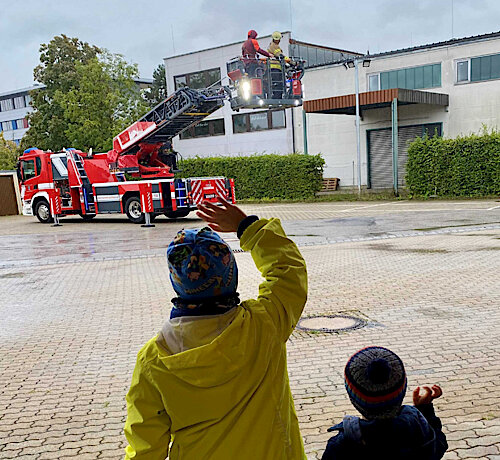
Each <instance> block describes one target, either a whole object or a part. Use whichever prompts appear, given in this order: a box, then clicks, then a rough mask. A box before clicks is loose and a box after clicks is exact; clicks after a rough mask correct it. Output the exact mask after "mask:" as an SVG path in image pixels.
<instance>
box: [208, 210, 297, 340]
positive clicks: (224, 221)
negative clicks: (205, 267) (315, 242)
mask: <svg viewBox="0 0 500 460" xmlns="http://www.w3.org/2000/svg"><path fill="white" fill-rule="evenodd" d="M223 205H224V207H223V208H222V207H217V206H214V205H210V204H209V203H204V205H202V206H199V208H200V210H201V211H202V212H199V213H198V216H199V217H201V218H202V219H204V220H206V221H207V222H209V225H210V227H211V228H213V229H214V230H216V231H222V232H236V231H237V230H238V226H239V224H240V223H241V222H242V220H243V219H245V217H246V215H245V213H243V211H241V210H240V209H239V208H238V207H237V206H234V205H231V204H230V203H227V202H223ZM240 245H241V248H242V249H244V250H245V251H251V254H252V258H253V260H254V262H255V265H256V266H257V268H258V269H259V271H260V272H261V273H262V276H263V277H264V278H265V281H264V282H263V283H262V284H261V285H260V286H259V297H258V301H259V303H260V304H261V305H263V306H264V308H265V309H266V310H267V312H268V313H269V315H270V316H271V318H272V319H273V322H274V324H276V326H277V328H278V331H279V336H280V337H281V339H282V340H283V341H286V340H287V339H288V337H289V336H290V334H291V333H292V331H293V329H294V328H295V325H296V324H297V321H298V320H299V318H300V315H301V314H302V310H303V309H304V305H305V303H306V299H307V270H306V264H305V261H304V259H303V258H302V255H301V254H300V251H299V250H298V248H297V246H296V245H295V243H294V242H293V241H291V240H290V239H288V238H287V237H286V235H285V232H284V231H283V228H282V227H281V223H280V221H279V219H269V220H268V219H259V220H257V221H255V222H253V223H252V224H250V225H249V226H248V227H247V228H246V229H245V230H244V231H243V234H242V235H241V239H240Z"/></svg>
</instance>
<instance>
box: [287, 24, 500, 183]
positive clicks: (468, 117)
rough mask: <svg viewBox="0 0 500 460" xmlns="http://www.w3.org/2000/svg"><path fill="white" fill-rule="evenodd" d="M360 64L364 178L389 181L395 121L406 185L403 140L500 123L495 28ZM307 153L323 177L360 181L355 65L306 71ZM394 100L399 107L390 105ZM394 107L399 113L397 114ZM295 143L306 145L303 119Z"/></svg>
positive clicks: (499, 38)
mask: <svg viewBox="0 0 500 460" xmlns="http://www.w3.org/2000/svg"><path fill="white" fill-rule="evenodd" d="M369 58H370V59H371V61H370V65H369V67H363V66H362V64H361V62H360V64H359V67H358V68H359V88H360V89H359V91H360V109H361V122H360V128H361V143H360V146H361V176H362V177H361V184H362V186H364V187H368V188H375V189H377V188H379V189H380V188H392V187H393V182H394V177H393V175H392V174H393V147H392V144H393V137H392V134H393V131H392V127H393V123H394V122H396V123H397V124H396V126H397V133H398V138H397V139H398V149H397V155H398V157H397V165H398V171H397V176H398V185H400V186H404V185H405V165H406V155H407V148H408V143H409V142H410V141H412V140H414V139H415V137H416V136H422V135H423V134H425V133H427V134H428V135H430V136H432V135H440V136H444V137H448V138H455V137H457V136H460V135H468V134H471V133H478V132H480V131H481V130H482V129H483V126H486V127H487V128H489V129H491V128H498V127H499V125H500V32H499V33H493V34H485V35H481V36H475V37H468V38H462V39H454V40H450V41H447V42H441V43H434V44H430V45H424V46H419V47H413V48H409V49H402V50H397V51H392V52H387V53H381V54H377V55H373V56H369ZM304 82H305V86H306V88H307V93H306V99H307V102H305V103H304V109H305V110H306V112H307V116H306V120H307V122H306V124H307V146H308V151H309V153H318V152H321V153H322V155H323V156H324V158H325V161H326V168H325V172H324V176H325V177H338V178H340V185H341V186H355V185H357V183H358V182H357V155H356V127H355V117H354V113H355V102H354V101H355V99H354V92H355V72H354V69H351V68H349V67H347V66H344V65H343V64H342V63H337V64H334V65H327V66H318V67H316V68H313V69H309V71H308V72H307V73H306V74H305V76H304ZM394 99H396V108H394V104H393V103H392V102H394ZM394 110H396V115H395V116H396V119H395V120H394ZM295 120H296V126H295V128H296V129H295V136H296V138H295V143H296V145H298V146H299V149H300V148H302V149H303V148H304V136H303V131H304V130H303V125H302V118H301V117H295Z"/></svg>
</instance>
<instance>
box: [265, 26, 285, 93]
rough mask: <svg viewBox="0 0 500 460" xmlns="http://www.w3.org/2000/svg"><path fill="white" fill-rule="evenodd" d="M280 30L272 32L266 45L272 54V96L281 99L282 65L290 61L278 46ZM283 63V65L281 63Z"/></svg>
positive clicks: (282, 89)
mask: <svg viewBox="0 0 500 460" xmlns="http://www.w3.org/2000/svg"><path fill="white" fill-rule="evenodd" d="M280 41H281V32H278V31H276V32H273V34H272V41H271V43H270V44H269V46H268V47H267V51H268V52H269V53H270V54H272V55H273V57H274V58H275V59H273V60H272V61H271V62H270V64H269V67H270V70H271V87H272V98H273V99H281V98H282V97H283V92H284V90H285V87H284V84H285V82H284V78H283V71H284V68H283V65H284V64H285V63H289V62H290V58H288V57H286V56H285V55H284V54H283V50H282V49H281V47H280ZM282 64H283V65H282Z"/></svg>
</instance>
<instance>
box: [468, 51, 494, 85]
mask: <svg viewBox="0 0 500 460" xmlns="http://www.w3.org/2000/svg"><path fill="white" fill-rule="evenodd" d="M496 78H500V54H493V55H491V56H481V57H475V58H471V60H470V81H484V80H494V79H496Z"/></svg>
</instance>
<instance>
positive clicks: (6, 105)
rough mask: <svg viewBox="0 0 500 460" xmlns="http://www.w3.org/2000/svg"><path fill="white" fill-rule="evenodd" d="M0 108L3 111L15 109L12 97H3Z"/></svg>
mask: <svg viewBox="0 0 500 460" xmlns="http://www.w3.org/2000/svg"><path fill="white" fill-rule="evenodd" d="M0 110H1V111H2V112H7V110H14V104H13V102H12V99H3V100H1V101H0Z"/></svg>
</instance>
